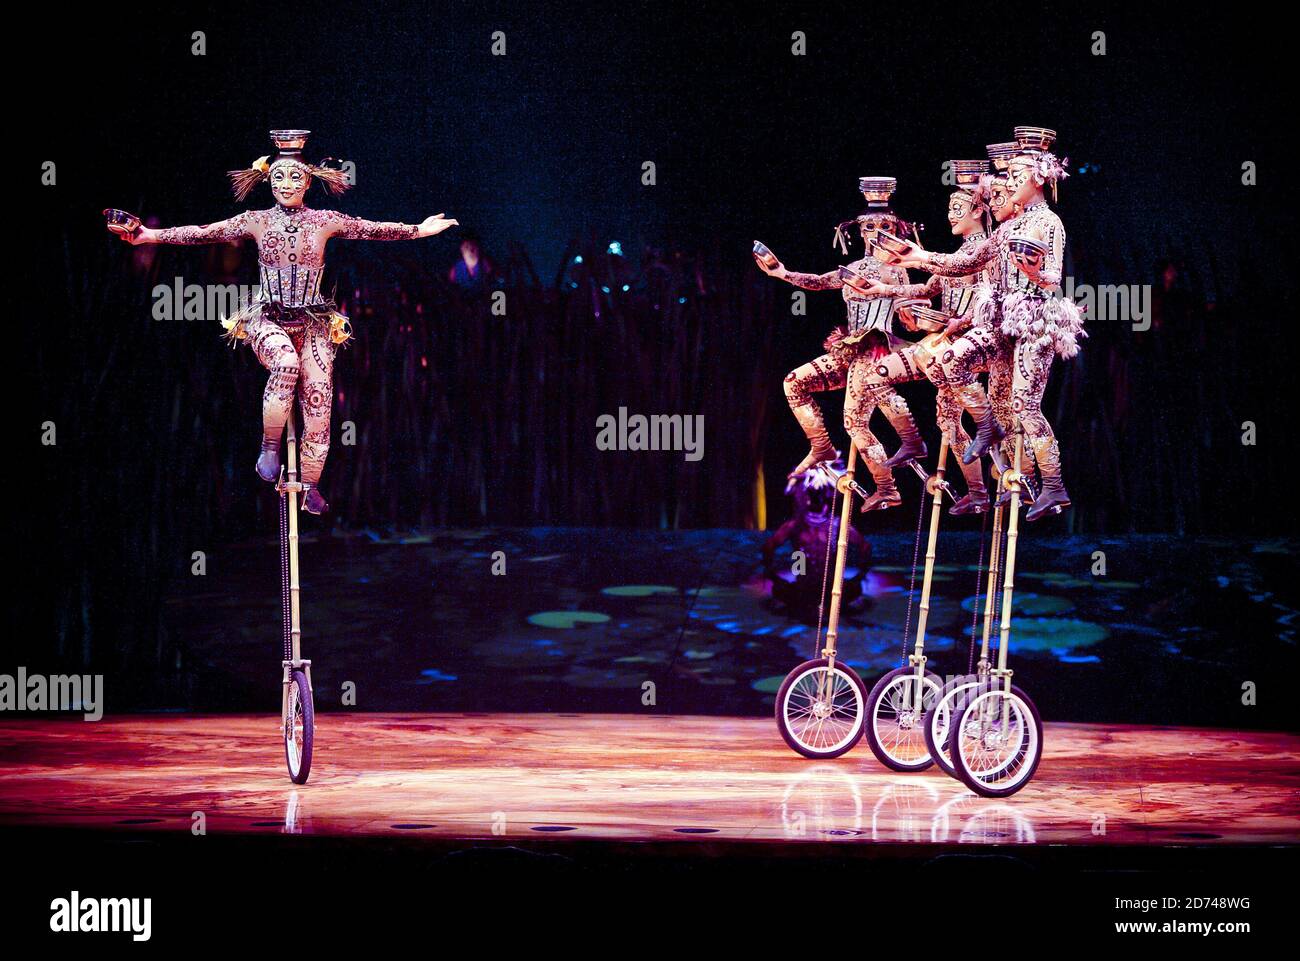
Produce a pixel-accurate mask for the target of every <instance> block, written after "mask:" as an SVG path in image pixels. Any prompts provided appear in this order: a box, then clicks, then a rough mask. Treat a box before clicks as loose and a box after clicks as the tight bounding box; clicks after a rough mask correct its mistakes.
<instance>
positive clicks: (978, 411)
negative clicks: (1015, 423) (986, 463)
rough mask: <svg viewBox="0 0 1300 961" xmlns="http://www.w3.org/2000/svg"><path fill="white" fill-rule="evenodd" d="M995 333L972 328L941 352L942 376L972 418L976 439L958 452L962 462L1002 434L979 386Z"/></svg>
mask: <svg viewBox="0 0 1300 961" xmlns="http://www.w3.org/2000/svg"><path fill="white" fill-rule="evenodd" d="M997 341H998V335H997V334H996V333H994V332H993V331H992V330H989V329H988V328H984V327H973V328H971V329H970V330H969V331H967V332H966V333H965V334H964V335H962V336H961V337H958V338H957V339H956V340H954V341H953V342H952V346H951V347H950V348H948V349H947V350H945V351H943V352H942V353H941V354H940V358H939V360H940V363H941V364H942V366H943V375H944V378H945V379H946V380H947V382H948V385H949V387H950V388H951V390H952V392H953V396H955V397H956V398H957V402H958V403H959V404H961V406H962V407H963V408H964V409H965V411H966V413H968V414H970V416H971V419H972V420H974V421H975V427H976V431H975V439H974V440H973V441H972V442H971V444H970V446H968V447H967V448H966V449H965V451H964V452H963V453H962V454H961V460H962V463H967V464H968V463H970V462H972V461H975V460H978V459H979V458H981V457H983V456H984V454H985V453H986V452H987V451H988V449H989V448H990V447H992V446H993V445H994V444H996V443H997V442H998V441H999V440H1000V439H1001V438H1002V434H1003V433H1004V431H1003V429H1002V428H1001V427H1000V426H999V424H998V422H997V420H996V419H995V418H994V416H993V405H992V404H991V403H990V402H989V397H988V395H987V394H986V393H985V392H984V388H983V387H982V386H980V382H979V378H978V376H977V375H978V373H979V372H980V371H981V370H988V369H989V364H990V362H991V360H992V356H993V354H994V353H995V352H996V350H997Z"/></svg>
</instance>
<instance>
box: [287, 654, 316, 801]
mask: <svg viewBox="0 0 1300 961" xmlns="http://www.w3.org/2000/svg"><path fill="white" fill-rule="evenodd" d="M315 733H316V711H315V708H314V707H313V706H312V699H311V685H310V684H308V683H307V675H306V674H305V673H304V672H302V671H294V672H293V673H292V674H290V676H289V724H288V727H287V729H286V730H285V731H284V760H285V763H286V764H287V765H288V768H289V778H290V780H292V781H293V783H294V784H306V783H307V778H308V776H309V775H310V774H311V751H312V742H313V740H314V739H315Z"/></svg>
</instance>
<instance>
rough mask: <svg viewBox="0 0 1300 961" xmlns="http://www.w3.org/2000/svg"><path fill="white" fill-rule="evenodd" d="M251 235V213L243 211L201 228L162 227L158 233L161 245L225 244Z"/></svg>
mask: <svg viewBox="0 0 1300 961" xmlns="http://www.w3.org/2000/svg"><path fill="white" fill-rule="evenodd" d="M252 235H253V212H252V211H250V210H245V211H244V212H243V213H242V214H239V215H238V216H235V217H231V218H230V219H229V220H218V221H217V222H216V223H214V224H204V225H203V226H201V227H164V228H163V229H161V230H159V231H158V242H159V243H163V244H226V243H230V242H231V241H235V240H243V239H244V238H245V237H251V236H252Z"/></svg>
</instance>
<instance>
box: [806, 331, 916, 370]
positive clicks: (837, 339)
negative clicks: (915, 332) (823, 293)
mask: <svg viewBox="0 0 1300 961" xmlns="http://www.w3.org/2000/svg"><path fill="white" fill-rule="evenodd" d="M908 346H911V344H910V341H906V340H903V339H902V338H901V337H895V336H894V335H893V334H888V333H885V331H883V330H867V331H863V332H862V333H859V334H850V333H849V329H848V327H847V326H845V325H843V324H841V325H840V326H839V327H836V328H835V329H834V330H832V331H831V332H830V336H828V337H827V338H826V340H824V341H823V342H822V349H823V350H824V351H826V353H828V354H830V355H831V356H832V357H834V358H835V359H836V360H837V361H840V362H842V363H844V364H851V363H852V362H853V361H854V360H856V359H857V358H859V357H861V356H863V355H866V356H869V357H870V358H871V359H872V360H879V359H880V358H881V357H884V356H886V355H888V354H890V353H892V352H893V351H896V350H901V349H902V348H904V347H908Z"/></svg>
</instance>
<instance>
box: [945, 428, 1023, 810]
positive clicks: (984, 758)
mask: <svg viewBox="0 0 1300 961" xmlns="http://www.w3.org/2000/svg"><path fill="white" fill-rule="evenodd" d="M1015 429H1016V459H1015V461H1014V463H1013V466H1012V467H1010V468H1009V469H1007V470H1004V471H1003V472H1002V478H1001V484H1002V486H1003V487H1004V488H1005V489H1006V490H1008V491H1010V492H1011V505H1010V516H1009V519H1008V521H1007V545H1006V559H1005V562H1004V564H1005V567H1004V574H1003V577H1002V619H1001V637H1000V641H999V646H998V666H997V667H996V668H993V669H992V670H990V671H989V673H988V677H987V678H986V679H985V680H983V681H981V682H980V683H979V684H978V685H977V686H976V687H975V688H974V689H973V690H971V691H969V692H968V693H966V694H965V695H964V696H963V697H962V698H961V699H960V701H958V702H957V704H956V706H955V707H954V710H953V716H952V721H951V723H950V724H949V734H948V756H949V758H950V760H951V762H952V765H953V768H954V769H955V771H956V774H957V777H958V778H959V779H960V780H961V781H962V782H963V783H964V784H965V785H966V786H967V787H969V788H970V789H971V790H972V791H974V792H975V793H976V794H980V795H983V796H984V797H1009V796H1010V795H1012V794H1015V793H1016V792H1017V791H1019V790H1020V789H1021V788H1023V787H1024V786H1025V785H1026V784H1028V783H1029V781H1030V780H1031V779H1032V778H1033V776H1034V772H1035V771H1037V770H1038V762H1039V761H1040V760H1041V758H1042V752H1043V722H1042V719H1041V718H1040V717H1039V714H1038V708H1037V707H1035V706H1034V702H1033V701H1031V700H1030V699H1029V696H1028V695H1027V694H1025V692H1024V691H1022V690H1021V689H1020V688H1018V687H1016V686H1015V685H1013V684H1012V683H1011V673H1012V672H1011V670H1010V668H1008V667H1007V650H1008V647H1009V643H1010V640H1011V602H1012V595H1013V593H1014V590H1015V572H1016V539H1017V535H1018V527H1019V519H1020V494H1021V491H1022V490H1023V486H1024V483H1025V480H1024V477H1023V475H1022V474H1021V464H1022V461H1021V458H1022V456H1023V454H1024V433H1023V431H1022V429H1021V427H1020V424H1019V423H1017V424H1016V428H1015Z"/></svg>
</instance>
